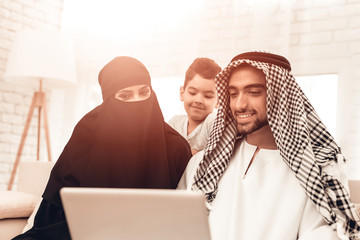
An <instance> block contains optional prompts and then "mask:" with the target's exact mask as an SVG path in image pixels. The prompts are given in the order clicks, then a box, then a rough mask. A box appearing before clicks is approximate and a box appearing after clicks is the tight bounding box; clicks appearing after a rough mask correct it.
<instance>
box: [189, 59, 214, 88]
mask: <svg viewBox="0 0 360 240" xmlns="http://www.w3.org/2000/svg"><path fill="white" fill-rule="evenodd" d="M220 71H221V67H220V66H219V65H218V64H217V63H216V62H215V61H214V60H212V59H210V58H196V59H195V60H194V61H193V63H192V64H191V65H190V66H189V68H188V70H187V71H186V73H185V81H184V88H186V85H187V84H188V82H189V81H190V80H191V79H193V77H194V76H195V75H196V74H199V75H200V76H201V77H203V78H205V79H215V77H216V75H217V74H218V73H219V72H220Z"/></svg>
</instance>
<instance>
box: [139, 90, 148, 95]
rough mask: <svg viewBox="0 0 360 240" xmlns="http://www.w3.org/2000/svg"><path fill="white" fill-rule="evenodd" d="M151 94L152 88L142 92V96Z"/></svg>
mask: <svg viewBox="0 0 360 240" xmlns="http://www.w3.org/2000/svg"><path fill="white" fill-rule="evenodd" d="M149 94H150V90H144V91H141V92H140V96H148V95H149Z"/></svg>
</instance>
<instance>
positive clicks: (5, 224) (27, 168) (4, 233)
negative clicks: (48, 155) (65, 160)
mask: <svg viewBox="0 0 360 240" xmlns="http://www.w3.org/2000/svg"><path fill="white" fill-rule="evenodd" d="M53 165H54V163H53V162H41V161H24V162H20V164H19V168H18V178H17V189H14V190H12V191H0V239H1V240H9V239H12V238H13V237H15V236H16V235H18V234H20V233H22V232H23V230H24V228H25V227H29V226H30V225H31V224H32V222H31V221H29V224H30V225H28V226H27V224H28V220H29V217H30V215H31V214H32V213H33V212H34V209H35V207H36V205H38V204H39V203H40V201H41V195H42V193H43V191H44V189H45V186H46V183H47V181H48V179H49V175H50V171H51V169H52V167H53ZM32 218H33V216H32Z"/></svg>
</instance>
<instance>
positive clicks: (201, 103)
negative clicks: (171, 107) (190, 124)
mask: <svg viewBox="0 0 360 240" xmlns="http://www.w3.org/2000/svg"><path fill="white" fill-rule="evenodd" d="M180 99H181V101H183V102H184V108H185V111H186V113H187V115H188V118H189V120H192V121H196V122H202V121H204V120H205V118H206V117H207V115H209V114H210V113H212V112H213V110H214V108H215V107H216V105H217V96H216V88H215V81H214V80H213V79H205V78H202V77H201V76H200V75H199V74H196V75H195V76H194V78H193V79H191V80H190V81H189V82H188V83H187V85H186V87H185V88H184V87H181V88H180Z"/></svg>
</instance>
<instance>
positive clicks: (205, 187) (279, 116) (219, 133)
mask: <svg viewBox="0 0 360 240" xmlns="http://www.w3.org/2000/svg"><path fill="white" fill-rule="evenodd" d="M239 56H240V55H239ZM245 56H246V57H245V58H241V57H240V58H238V59H235V58H234V59H235V60H234V59H233V60H232V61H231V62H230V63H229V65H228V66H227V67H226V68H224V69H223V70H222V71H221V72H220V73H219V74H218V75H217V77H216V79H215V82H216V85H217V91H218V97H219V108H218V113H217V118H216V120H215V122H214V125H213V129H212V132H211V135H210V139H209V141H208V143H207V146H206V148H205V150H204V158H203V159H202V161H201V163H200V165H199V167H198V169H197V173H196V175H195V177H194V180H195V181H194V184H193V186H192V188H193V190H201V191H202V192H204V194H205V196H206V199H207V201H208V202H209V203H211V202H212V200H213V199H214V198H215V197H216V192H217V184H218V181H219V179H220V177H221V176H222V174H223V172H224V171H225V169H226V168H227V165H228V163H229V161H230V159H231V156H232V153H233V150H234V144H235V141H236V139H237V138H239V136H237V128H236V122H235V120H234V118H233V117H232V113H231V110H230V107H229V94H228V91H227V85H228V81H229V77H230V74H231V71H232V69H234V68H236V67H238V66H239V65H240V64H243V63H247V64H250V65H252V66H253V67H256V68H258V69H260V70H262V71H263V72H264V74H265V78H266V86H267V103H266V104H267V105H266V107H267V117H268V122H269V126H270V128H271V130H272V132H273V134H274V137H275V141H276V144H277V146H278V148H279V150H280V154H281V156H282V158H283V160H284V162H285V163H286V164H287V165H288V167H289V168H290V169H291V171H293V172H294V174H295V176H296V178H297V179H298V180H299V182H300V185H301V186H302V187H303V188H304V189H305V192H306V194H307V196H308V197H309V198H310V199H311V200H312V202H313V203H314V204H315V205H316V207H317V209H318V211H319V212H320V213H321V214H322V216H323V217H324V219H325V221H326V222H327V223H328V224H329V225H331V226H332V227H333V228H334V229H337V231H338V233H339V236H342V238H344V239H346V238H350V239H356V238H360V218H359V215H358V214H357V211H356V209H355V206H354V204H353V203H352V202H351V201H350V196H349V193H348V191H347V189H346V188H345V187H344V185H343V184H342V183H341V182H340V178H339V173H338V174H333V173H330V172H329V171H327V169H329V168H332V166H335V169H336V172H337V170H338V169H339V168H338V166H339V165H341V164H342V163H343V162H344V158H343V157H342V155H341V151H340V148H339V147H338V145H337V144H336V143H335V141H334V139H333V137H332V136H331V135H330V133H329V132H328V131H327V129H326V127H325V126H324V124H323V123H322V122H321V120H320V118H319V117H318V115H317V113H316V112H315V110H314V108H313V107H312V105H311V104H310V102H309V101H308V99H307V98H306V96H305V95H304V93H303V92H302V90H301V89H300V87H299V86H298V84H297V83H296V81H295V78H294V77H293V75H292V74H291V73H290V69H291V68H290V64H289V67H288V68H287V67H284V66H283V65H282V64H278V63H281V62H278V57H280V58H282V57H281V56H278V55H274V54H270V53H264V52H250V53H247V54H246V55H245ZM248 56H250V57H248ZM263 57H265V58H263ZM271 58H273V60H274V61H272V60H271ZM269 59H270V60H269ZM283 59H285V58H283ZM268 60H269V61H268ZM285 60H286V59H285ZM286 62H287V60H286ZM287 63H288V62H287ZM240 137H241V136H240ZM346 185H347V183H346ZM347 236H348V237H347Z"/></svg>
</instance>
